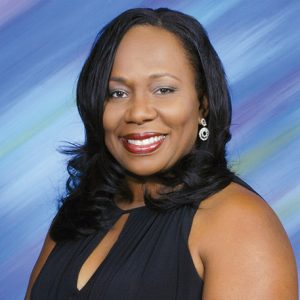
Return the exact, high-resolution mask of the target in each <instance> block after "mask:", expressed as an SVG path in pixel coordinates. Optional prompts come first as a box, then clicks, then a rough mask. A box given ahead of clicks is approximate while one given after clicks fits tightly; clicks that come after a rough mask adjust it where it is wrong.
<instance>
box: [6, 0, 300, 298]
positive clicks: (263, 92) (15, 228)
mask: <svg viewBox="0 0 300 300" xmlns="http://www.w3.org/2000/svg"><path fill="white" fill-rule="evenodd" d="M138 6H144V7H147V6H148V7H159V6H167V7H170V8H173V9H177V10H181V11H183V12H185V13H188V14H191V15H193V16H194V17H196V18H197V19H198V20H199V21H200V22H202V23H203V25H204V26H205V27H206V28H207V31H208V33H209V36H210V38H211V40H212V42H213V44H214V45H215V48H216V49H217V51H218V53H219V55H220V57H221V59H222V60H223V62H224V66H225V69H226V72H227V74H228V79H229V83H230V88H231V93H232V99H233V110H234V117H233V125H232V132H233V139H232V141H231V142H230V144H229V148H228V149H229V153H230V157H229V158H230V162H231V165H232V168H233V169H234V170H236V171H237V172H238V174H240V175H241V176H242V178H244V179H245V180H246V181H247V182H248V183H249V184H251V185H252V186H253V187H254V188H255V189H256V190H257V191H258V192H259V193H260V194H261V195H262V196H263V197H264V198H265V199H266V200H267V201H268V203H269V204H270V205H271V206H272V208H273V209H274V210H275V212H276V213H277V214H278V216H279V218H280V219H281V221H282V223H283V225H284V227H285V229H286V231H287V233H288V235H289V238H290V240H291V243H292V246H293V248H294V251H295V253H296V256H297V260H298V267H299V264H300V185H299V182H300V157H299V156H300V151H299V148H300V99H299V98H300V88H299V86H300V59H299V57H300V36H299V28H300V18H299V16H300V1H298V0H289V1H286V0H264V1H261V0H252V1H246V0H244V1H242V0H226V1H219V0H215V1H209V0H199V1H160V0H155V1H154V0H153V1H150V0H145V1H129V0H126V1H124V0H114V1H108V0H107V1H100V0H89V1H80V0H72V1H71V0H62V1H55V0H53V1H52V0H44V1H42V0H0V91H1V92H0V130H1V135H0V145H1V146H0V172H1V175H0V176H1V177H0V193H1V195H0V230H1V235H0V299H6V300H16V299H22V298H23V296H24V293H25V289H26V285H27V281H28V277H29V274H30V271H31V269H32V267H33V264H34V262H35V260H36V259H37V255H38V253H39V251H40V248H41V246H42V241H43V238H44V235H45V233H46V231H47V229H48V226H49V224H50V221H51V219H52V218H53V216H54V213H55V210H56V198H57V196H58V195H59V194H61V193H63V191H64V184H65V179H66V172H65V163H66V157H63V156H62V155H60V154H59V153H58V152H57V151H56V149H57V148H58V147H59V146H60V145H62V142H63V141H66V140H68V141H75V142H80V141H82V139H83V129H82V125H81V122H80V119H79V117H78V114H77V111H76V108H75V106H74V94H75V87H76V80H77V77H78V73H79V71H80V68H81V66H82V64H83V61H84V59H85V57H86V56H87V53H88V51H89V49H90V47H91V44H92V42H93V39H94V38H95V36H96V34H97V32H98V31H99V29H100V28H101V27H102V26H103V25H104V24H105V23H106V22H108V21H109V20H110V19H111V18H113V17H115V16H116V15H117V14H119V13H120V12H121V11H123V10H125V9H128V8H131V7H138Z"/></svg>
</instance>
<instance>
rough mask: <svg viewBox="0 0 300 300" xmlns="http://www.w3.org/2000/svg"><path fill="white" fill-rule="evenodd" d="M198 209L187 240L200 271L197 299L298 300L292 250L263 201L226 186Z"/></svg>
mask: <svg viewBox="0 0 300 300" xmlns="http://www.w3.org/2000/svg"><path fill="white" fill-rule="evenodd" d="M199 208H200V209H199V210H198V211H197V213H196V215H195V220H194V223H193V234H194V237H195V236H197V240H198V253H199V255H200V257H201V261H202V262H203V265H204V282H205V288H204V298H203V299H228V300H230V299H264V300H266V299H272V300H276V299H290V300H293V299H295V300H296V299H298V298H297V294H298V286H297V284H298V283H297V282H298V280H297V269H296V263H295V257H294V254H293V251H292V247H291V245H290V242H289V239H288V236H287V234H286V232H285V230H284V228H283V226H282V224H281V222H280V220H279V218H278V217H277V215H276V214H275V212H274V211H273V210H272V208H271V207H270V206H269V205H268V203H267V202H266V201H265V200H263V199H262V198H260V197H259V196H258V195H256V194H255V193H253V192H251V191H249V190H248V189H246V188H244V187H242V186H240V185H238V184H235V183H232V184H230V185H229V186H228V187H226V188H225V189H224V190H222V191H221V192H219V193H217V194H215V195H214V196H212V197H210V198H208V199H207V200H205V201H203V202H202V203H201V205H200V207H199Z"/></svg>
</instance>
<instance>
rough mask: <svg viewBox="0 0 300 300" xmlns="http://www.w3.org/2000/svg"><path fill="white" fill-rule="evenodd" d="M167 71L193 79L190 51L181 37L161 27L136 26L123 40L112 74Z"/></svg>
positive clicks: (118, 49)
mask: <svg viewBox="0 0 300 300" xmlns="http://www.w3.org/2000/svg"><path fill="white" fill-rule="evenodd" d="M139 71H140V72H142V71H143V72H152V71H153V72H155V71H164V72H170V73H176V74H177V75H178V74H182V76H189V77H190V76H193V70H192V66H191V64H190V62H189V60H188V57H187V52H186V50H185V49H184V47H183V45H182V43H181V41H180V40H179V38H178V37H177V36H176V35H175V34H173V33H171V32H169V31H167V30H165V29H162V28H159V27H155V26H150V25H146V26H145V25H143V26H142V25H137V26H135V27H133V28H131V29H130V30H129V31H128V32H126V34H125V35H124V37H123V39H122V40H121V42H120V44H119V46H118V48H117V52H116V55H115V59H114V64H113V69H112V73H115V72H118V73H119V72H121V73H126V74H130V73H131V72H139Z"/></svg>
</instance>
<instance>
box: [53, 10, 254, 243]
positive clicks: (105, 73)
mask: <svg viewBox="0 0 300 300" xmlns="http://www.w3.org/2000/svg"><path fill="white" fill-rule="evenodd" d="M137 25H148V26H156V27H159V28H162V29H164V30H168V31H169V32H171V33H173V34H174V35H175V36H177V38H178V39H179V40H180V42H181V43H182V45H183V47H184V49H185V50H186V54H187V56H188V58H189V60H190V62H191V65H192V67H193V69H194V72H195V74H196V83H195V85H196V90H197V92H198V98H199V101H200V103H202V102H203V95H205V96H206V98H207V99H208V115H207V123H208V129H209V131H210V137H209V139H208V140H207V141H205V142H201V141H200V140H199V139H197V141H196V142H195V145H194V147H193V150H192V151H191V152H190V153H188V154H187V155H185V156H184V157H182V158H181V159H180V160H179V161H177V162H176V163H175V165H173V166H172V167H171V168H169V169H168V170H166V171H164V172H158V173H156V174H153V175H151V176H150V177H151V179H153V180H156V181H158V182H159V183H162V184H163V186H165V187H168V188H169V190H168V191H167V192H163V193H160V195H159V197H157V198H153V197H152V196H151V195H150V193H149V192H148V191H147V190H146V191H145V195H144V197H145V204H146V205H147V206H148V207H149V208H151V209H155V210H158V211H161V212H163V211H166V210H170V209H175V208H177V207H179V206H181V205H195V203H199V201H202V200H204V199H205V198H207V197H208V196H210V195H212V194H214V193H216V192H218V191H220V190H222V189H223V188H224V187H226V186H227V185H228V184H229V183H230V182H232V181H236V182H239V183H241V184H243V185H244V186H246V187H248V188H250V187H249V186H247V185H246V184H245V183H244V182H243V181H241V180H240V179H239V178H238V177H237V176H236V175H234V173H233V172H231V171H230V170H229V169H228V167H227V160H226V150H225V145H226V143H227V142H228V141H229V140H230V138H231V135H230V131H229V128H230V123H231V101H230V95H229V92H228V86H227V82H226V77H225V73H224V70H223V67H222V63H221V61H220V59H219V57H218V55H217V53H216V51H215V50H214V48H213V46H212V45H211V43H210V41H209V38H208V36H207V33H206V31H205V29H204V28H203V27H202V25H201V24H200V23H199V22H198V21H197V20H196V19H195V18H193V17H191V16H189V15H186V14H184V13H182V12H178V11H174V10H171V9H168V8H159V9H150V8H136V9H130V10H127V11H125V12H123V13H122V14H120V15H119V16H117V17H116V18H115V19H113V20H112V21H111V22H109V23H108V24H107V25H106V26H105V27H104V28H103V29H102V30H101V31H100V33H99V34H98V36H97V38H96V40H95V42H94V45H93V47H92V50H91V52H90V54H89V56H88V58H87V60H86V62H85V64H84V66H83V68H82V71H81V73H80V76H79V80H78V84H77V106H78V110H79V114H80V116H81V118H82V121H83V123H84V127H85V142H84V144H83V145H75V144H72V147H70V148H67V149H64V150H63V151H62V152H63V153H65V154H69V155H72V157H71V159H70V160H69V162H68V167H67V169H68V173H69V178H68V180H67V184H66V191H67V193H66V196H65V197H62V198H61V199H60V200H59V210H58V213H57V215H56V216H55V218H54V219H53V221H52V224H51V227H50V236H51V237H52V239H53V240H55V241H66V240H72V239H76V238H79V237H82V236H85V235H89V234H92V233H94V232H96V231H98V230H102V229H106V228H109V226H110V225H111V223H112V219H113V214H114V209H115V208H116V207H115V205H114V202H113V201H114V199H115V198H116V197H121V198H122V199H125V200H127V201H131V199H132V194H131V192H130V189H129V188H128V186H127V184H126V181H125V180H124V178H125V176H126V175H130V176H133V177H134V176H136V175H135V174H130V172H129V171H128V170H125V169H124V168H123V167H122V166H121V165H120V164H119V163H118V162H117V161H116V160H115V159H114V157H113V156H112V155H111V154H110V152H109V151H108V149H107V147H106V145H105V142H104V128H103V122H102V116H103V105H104V101H105V99H106V98H107V96H108V81H109V77H110V72H111V69H112V65H113V62H114V56H115V53H116V50H117V47H118V45H119V43H120V41H121V39H122V38H123V36H124V34H126V32H127V31H128V30H129V29H130V28H132V27H133V26H137ZM143 179H144V180H147V179H149V178H139V180H143ZM178 186H180V189H178V188H176V187H178Z"/></svg>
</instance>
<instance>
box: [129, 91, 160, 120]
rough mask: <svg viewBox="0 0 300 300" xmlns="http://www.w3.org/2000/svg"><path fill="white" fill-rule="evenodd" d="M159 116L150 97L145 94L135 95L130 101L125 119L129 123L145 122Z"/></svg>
mask: <svg viewBox="0 0 300 300" xmlns="http://www.w3.org/2000/svg"><path fill="white" fill-rule="evenodd" d="M156 116H157V111H156V109H155V107H154V105H153V103H152V102H151V100H150V99H147V97H146V96H145V95H135V96H134V97H132V98H131V99H130V101H129V102H128V108H127V109H126V112H125V115H124V119H125V121H126V122H127V123H136V124H139V125H141V124H143V123H145V122H149V121H152V120H153V119H155V118H156Z"/></svg>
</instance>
